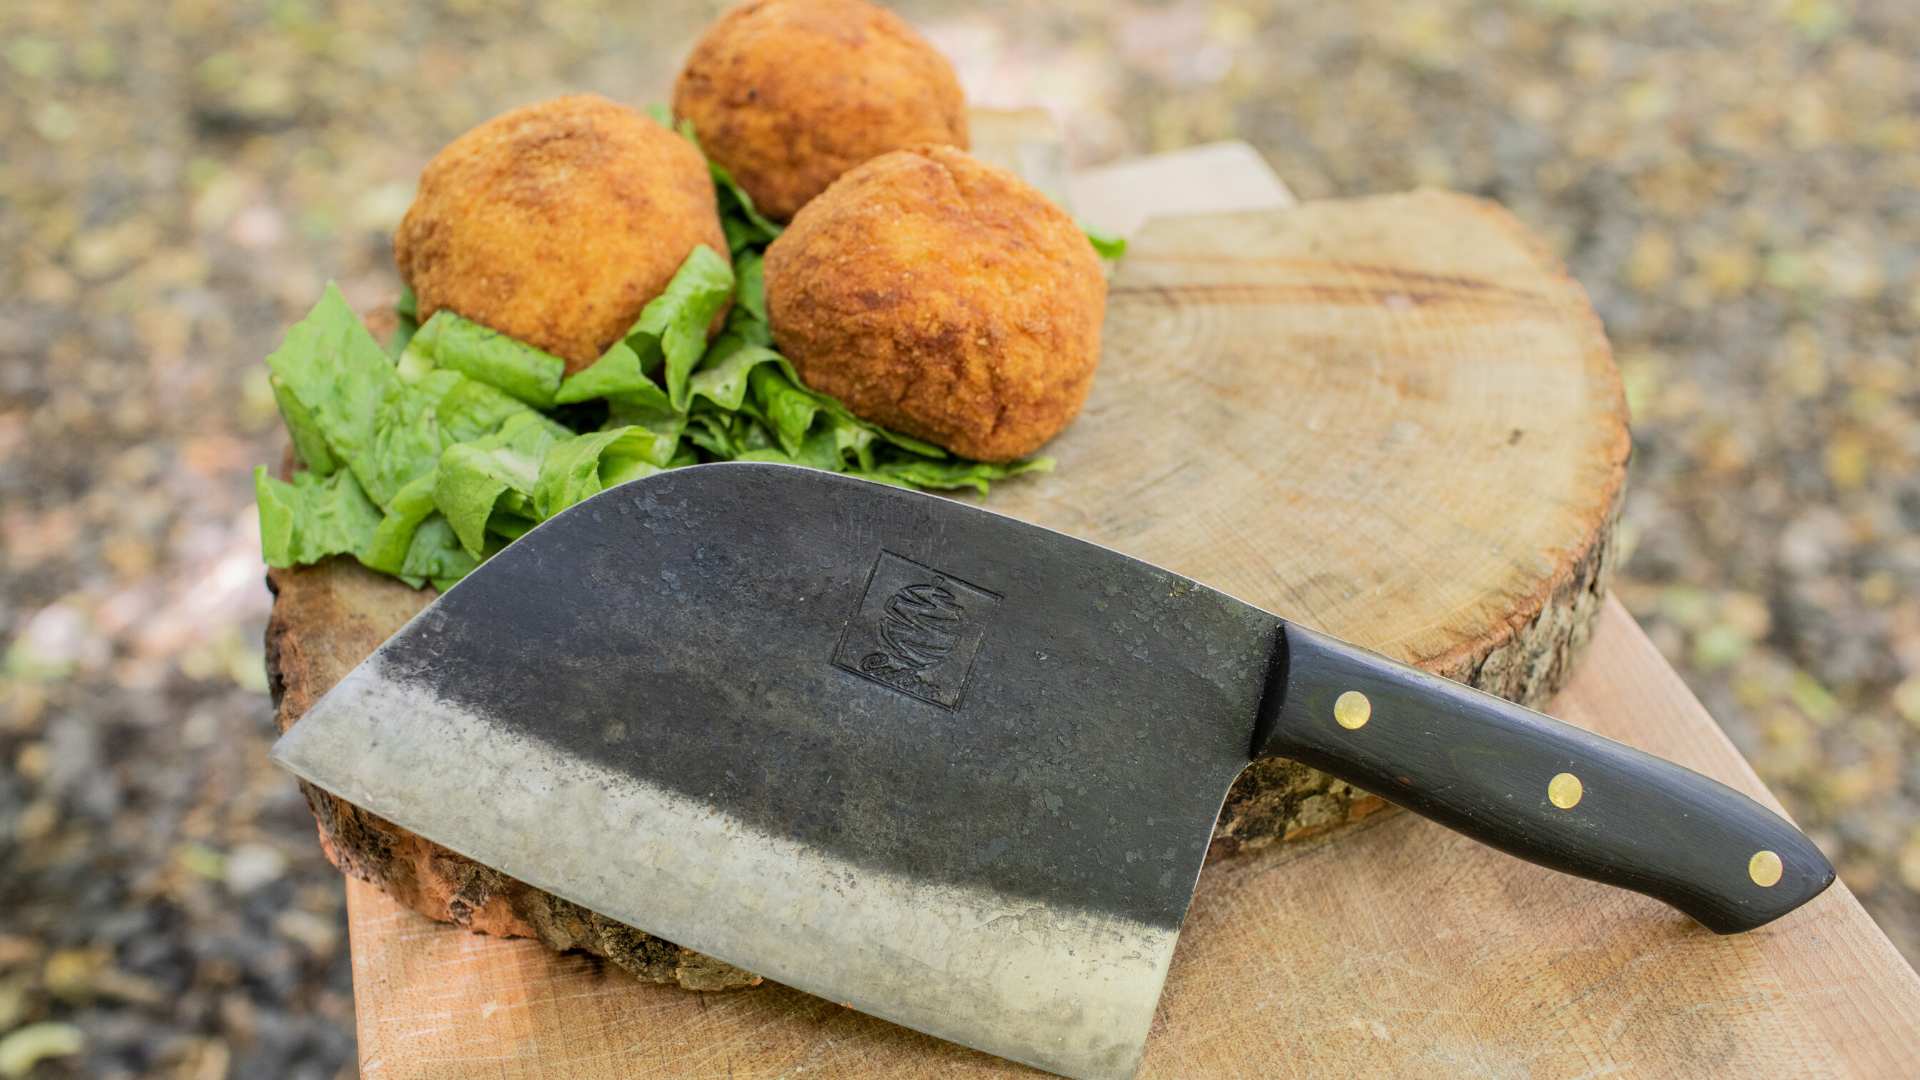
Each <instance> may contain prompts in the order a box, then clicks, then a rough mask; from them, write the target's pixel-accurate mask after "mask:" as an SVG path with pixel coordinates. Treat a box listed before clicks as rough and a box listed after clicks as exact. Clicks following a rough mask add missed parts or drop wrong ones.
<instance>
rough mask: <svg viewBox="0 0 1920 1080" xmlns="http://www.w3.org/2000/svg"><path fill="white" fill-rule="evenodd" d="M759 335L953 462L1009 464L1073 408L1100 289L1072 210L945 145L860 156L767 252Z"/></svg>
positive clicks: (853, 404) (1082, 389)
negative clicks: (766, 327) (766, 319)
mask: <svg viewBox="0 0 1920 1080" xmlns="http://www.w3.org/2000/svg"><path fill="white" fill-rule="evenodd" d="M766 282H767V308H768V313H769V315H770V316H771V320H772V323H773V335H774V339H775V341H776V342H777V344H778V345H779V348H780V350H781V351H782V352H783V353H785V354H786V356H787V359H789V360H790V361H792V362H793V366H794V369H795V370H796V371H797V372H799V374H800V377H801V379H802V380H803V381H805V382H806V384H807V385H808V386H810V387H812V388H814V389H816V390H820V391H822V392H825V393H828V394H832V395H833V396H835V397H837V398H839V399H840V400H841V401H843V402H845V403H846V405H847V407H848V408H850V409H852V410H853V411H854V412H855V413H856V414H858V415H860V416H862V417H865V418H866V419H868V420H872V421H873V422H875V423H878V424H883V425H886V426H888V427H891V428H894V429H896V430H899V431H904V432H906V433H907V434H910V435H914V436H917V437H919V438H923V439H927V440H930V441H932V442H936V443H939V444H940V445H941V446H944V447H946V448H947V449H949V450H952V451H953V452H954V453H957V454H960V455H962V456H964V457H970V458H977V459H979V460H982V461H1011V460H1012V459H1014V458H1017V457H1020V456H1021V455H1023V454H1027V453H1030V452H1032V451H1033V450H1036V449H1038V448H1039V447H1040V446H1041V444H1043V443H1045V442H1046V441H1047V440H1048V439H1050V438H1052V437H1053V436H1054V434H1055V433H1056V432H1058V431H1059V430H1060V429H1061V428H1063V427H1065V426H1066V425H1067V423H1068V421H1070V420H1072V419H1073V418H1074V416H1075V415H1077V414H1078V413H1079V412H1080V406H1081V405H1082V404H1084V403H1085V402H1086V399H1087V391H1088V390H1089V389H1091V388H1092V386H1093V369H1094V364H1095V363H1096V362H1097V361H1098V360H1099V356H1100V322H1101V319H1102V318H1103V317H1104V315H1105V312H1106V295H1107V287H1106V282H1105V280H1104V279H1103V278H1102V277H1101V274H1100V260H1099V257H1098V256H1097V255H1095V254H1094V251H1093V246H1092V245H1091V244H1089V243H1088V242H1087V238H1086V235H1085V234H1084V233H1082V232H1081V231H1080V229H1079V227H1078V226H1076V225H1075V224H1074V222H1073V219H1072V218H1070V217H1068V216H1067V214H1066V212H1065V211H1063V210H1061V209H1060V208H1059V207H1058V206H1055V205H1054V204H1053V202H1051V201H1050V200H1048V199H1047V197H1046V196H1044V195H1042V194H1040V193H1039V192H1038V191H1036V190H1034V189H1033V188H1032V187H1030V186H1028V185H1027V184H1026V183H1025V182H1024V181H1022V180H1021V179H1020V178H1019V177H1016V176H1014V175H1013V174H1012V173H1010V172H1007V171H1006V170H1004V169H1001V168H998V167H996V166H993V165H989V164H987V163H985V162H983V161H979V160H976V159H974V158H971V157H968V156H967V155H966V154H963V153H961V152H960V151H958V150H955V149H953V148H952V147H948V146H920V147H915V148H913V149H912V150H905V151H896V152H894V153H891V154H886V155H883V156H881V157H877V158H874V159H873V160H871V161H869V162H867V163H866V164H864V165H861V166H859V167H858V168H855V169H853V170H851V171H850V172H848V173H847V174H846V175H844V176H842V177H841V178H840V179H839V181H838V182H836V183H835V184H834V185H833V186H832V187H830V188H828V189H827V190H826V192H825V193H824V194H822V195H821V196H820V197H819V198H817V199H815V200H813V201H812V202H810V203H808V204H807V205H806V206H805V207H804V208H803V209H802V210H801V211H800V213H799V214H798V215H797V216H796V217H795V218H794V219H793V224H792V225H791V226H790V227H788V229H787V231H786V232H785V233H784V234H783V235H782V236H781V237H780V239H778V240H776V241H774V242H773V244H772V245H770V246H769V247H768V248H767V261H766Z"/></svg>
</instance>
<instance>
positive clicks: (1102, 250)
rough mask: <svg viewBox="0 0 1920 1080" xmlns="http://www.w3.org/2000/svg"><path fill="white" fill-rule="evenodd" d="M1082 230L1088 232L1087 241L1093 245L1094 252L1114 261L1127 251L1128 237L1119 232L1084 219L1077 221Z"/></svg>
mask: <svg viewBox="0 0 1920 1080" xmlns="http://www.w3.org/2000/svg"><path fill="white" fill-rule="evenodd" d="M1076 224H1078V225H1079V226H1080V231H1081V232H1083V233H1086V234H1087V242H1088V243H1090V244H1092V245H1093V253H1094V254H1095V255H1098V256H1100V257H1101V258H1103V259H1106V260H1107V261H1109V262H1112V261H1113V260H1115V259H1118V258H1119V257H1120V256H1122V255H1125V254H1126V253H1127V238H1126V237H1124V236H1121V235H1120V234H1119V233H1110V232H1108V231H1107V230H1105V229H1102V228H1100V227H1099V226H1097V225H1089V224H1087V223H1086V222H1084V221H1081V222H1076Z"/></svg>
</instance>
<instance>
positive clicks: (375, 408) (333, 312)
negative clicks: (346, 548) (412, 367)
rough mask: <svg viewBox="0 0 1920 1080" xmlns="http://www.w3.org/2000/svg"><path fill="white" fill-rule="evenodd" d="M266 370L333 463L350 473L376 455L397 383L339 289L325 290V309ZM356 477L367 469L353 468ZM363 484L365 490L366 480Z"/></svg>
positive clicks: (290, 338) (318, 308)
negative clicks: (383, 417)
mask: <svg viewBox="0 0 1920 1080" xmlns="http://www.w3.org/2000/svg"><path fill="white" fill-rule="evenodd" d="M267 367H268V368H270V369H271V370H272V371H273V375H274V378H275V379H276V380H278V382H279V384H280V386H279V387H277V388H276V391H275V396H276V397H279V396H281V394H282V393H283V392H284V394H285V396H287V397H289V398H291V400H292V401H293V402H295V403H296V404H297V405H298V406H299V411H301V412H302V413H303V415H300V416H299V418H298V423H299V424H300V425H301V427H302V437H303V438H305V439H307V440H309V441H311V440H312V439H313V438H314V437H315V436H317V437H318V438H319V440H320V441H322V442H324V443H325V444H326V449H327V450H328V452H329V454H330V455H331V456H332V457H333V458H335V459H339V460H343V461H345V462H346V463H348V464H349V465H354V464H355V462H356V459H361V458H364V457H365V455H367V454H368V453H369V452H370V451H371V448H372V446H373V444H374V441H375V433H376V431H377V430H378V427H379V424H380V416H381V407H382V404H383V403H384V402H386V401H388V400H389V398H390V397H391V395H392V394H393V393H394V392H395V389H396V387H397V386H398V384H399V377H398V376H397V375H396V374H395V372H394V367H393V363H392V362H391V361H389V360H388V359H387V354H386V353H384V352H382V351H381V349H380V345H379V343H378V342H376V341H374V340H373V335H372V334H371V333H368V332H367V328H366V325H365V324H364V323H362V322H361V321H360V317H359V316H357V315H355V314H354V313H353V309H352V308H350V307H348V306H347V301H346V298H345V297H343V296H341V295H340V289H339V287H338V286H336V285H335V284H333V283H332V282H328V283H327V288H326V291H325V292H324V293H322V294H321V296H320V302H319V303H317V304H315V305H314V306H313V310H312V311H310V312H308V313H307V317H306V318H304V319H302V320H300V321H299V322H298V323H295V324H294V326H293V329H291V330H288V331H287V336H286V339H285V340H283V341H282V342H281V343H280V347H279V348H278V349H276V350H274V352H273V354H272V355H270V356H268V357H267ZM296 445H298V444H296ZM307 449H309V447H301V450H307ZM297 452H298V451H297ZM316 456H322V455H316ZM311 465H312V462H311V461H309V467H311ZM326 471H328V472H331V471H332V470H326ZM354 471H355V472H356V473H361V472H362V469H361V468H360V467H359V466H357V465H356V467H355V470H354ZM361 482H362V483H363V484H364V483H366V477H365V476H364V475H362V477H361Z"/></svg>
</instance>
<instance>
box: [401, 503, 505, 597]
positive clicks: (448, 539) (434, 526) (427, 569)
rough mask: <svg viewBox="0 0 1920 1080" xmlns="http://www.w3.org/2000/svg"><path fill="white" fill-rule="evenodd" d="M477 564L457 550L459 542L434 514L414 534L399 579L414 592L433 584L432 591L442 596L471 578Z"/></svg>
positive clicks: (441, 518) (463, 551) (442, 520)
mask: <svg viewBox="0 0 1920 1080" xmlns="http://www.w3.org/2000/svg"><path fill="white" fill-rule="evenodd" d="M489 554H491V553H490V552H489ZM480 562H481V560H479V559H476V558H474V557H473V556H471V555H469V554H467V553H466V550H465V549H463V548H462V547H461V546H460V538H459V537H458V536H455V535H454V532H453V526H452V525H449V524H447V519H446V518H444V517H442V516H441V515H439V514H434V515H433V516H431V517H429V518H427V520H425V521H423V522H421V523H420V528H419V529H417V530H415V532H414V534H413V545H412V546H411V547H410V548H408V549H407V561H406V563H405V565H404V566H402V567H401V570H400V574H399V577H400V579H401V580H402V581H405V582H406V583H407V584H409V585H412V586H413V587H414V588H416V589H417V588H419V587H420V586H421V585H424V584H426V583H428V582H432V583H433V587H434V588H436V589H439V590H440V591H441V592H445V591H446V590H448V589H449V588H452V587H453V584H454V582H456V581H459V580H460V579H461V578H463V577H466V576H467V575H468V574H471V573H472V572H473V568H474V567H476V566H479V565H480Z"/></svg>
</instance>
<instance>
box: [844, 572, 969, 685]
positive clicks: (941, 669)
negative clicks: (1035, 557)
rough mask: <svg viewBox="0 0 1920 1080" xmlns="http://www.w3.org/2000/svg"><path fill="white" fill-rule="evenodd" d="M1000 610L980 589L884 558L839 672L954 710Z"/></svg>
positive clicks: (851, 627) (847, 637) (850, 625)
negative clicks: (994, 618)
mask: <svg viewBox="0 0 1920 1080" xmlns="http://www.w3.org/2000/svg"><path fill="white" fill-rule="evenodd" d="M999 606H1000V597H998V596H996V595H994V594H993V593H990V592H988V591H987V590H985V589H982V588H980V587H979V586H977V585H969V584H967V583H966V582H964V581H961V580H960V579H959V578H956V577H954V576H952V575H951V574H943V573H941V572H939V571H938V570H933V569H930V568H928V567H925V566H921V565H920V564H919V563H917V562H914V561H912V560H911V559H903V558H901V557H900V556H898V555H895V554H894V553H892V552H890V551H882V552H881V553H880V559H879V561H878V562H876V563H874V564H873V574H872V576H870V577H869V578H868V579H867V592H866V595H865V596H863V597H861V599H860V610H858V611H856V612H854V613H853V618H851V619H849V620H847V630H846V632H845V633H844V634H841V635H840V647H839V648H837V649H835V650H834V652H833V663H834V666H835V667H839V668H844V669H846V670H848V671H851V672H853V673H854V674H856V675H863V676H865V677H866V678H869V679H872V680H873V681H874V682H877V683H879V684H880V685H882V686H887V687H892V688H893V689H895V690H898V691H900V692H901V693H903V694H911V695H912V696H914V697H917V698H919V699H920V700H922V701H928V702H932V703H933V704H935V705H939V706H941V707H942V708H947V709H951V708H953V707H954V706H955V705H956V704H958V703H959V701H960V691H961V690H962V689H964V688H965V686H966V682H967V672H968V670H969V669H971V668H972V667H973V658H974V655H975V654H976V653H978V652H979V651H980V639H981V638H982V637H984V636H985V634H986V630H987V620H988V619H989V618H991V617H992V616H993V611H994V609H995V608H997V607H999Z"/></svg>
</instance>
